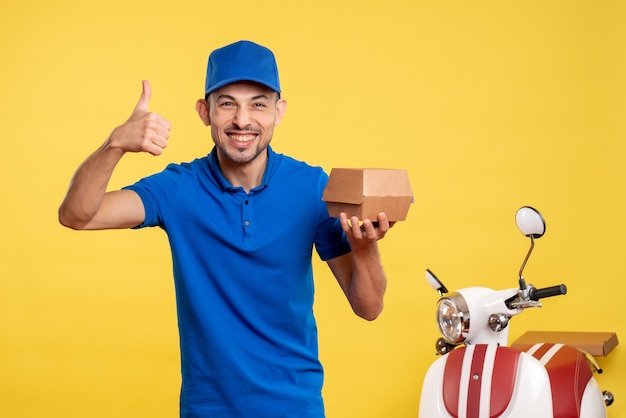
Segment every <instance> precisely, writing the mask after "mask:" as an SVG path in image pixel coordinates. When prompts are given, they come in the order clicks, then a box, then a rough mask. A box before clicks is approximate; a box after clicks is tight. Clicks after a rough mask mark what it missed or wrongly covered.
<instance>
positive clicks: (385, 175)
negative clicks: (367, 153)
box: [322, 168, 413, 222]
mask: <svg viewBox="0 0 626 418" xmlns="http://www.w3.org/2000/svg"><path fill="white" fill-rule="evenodd" d="M322 200H324V201H325V202H326V206H327V207H328V213H329V214H330V216H333V217H335V218H337V217H339V214H340V213H341V212H345V213H346V215H348V217H351V216H357V217H358V218H359V219H360V220H363V219H370V220H371V221H374V222H375V221H376V219H377V217H378V213H379V212H385V213H386V214H387V218H388V219H389V220H390V221H403V220H405V219H406V216H407V213H408V212H409V207H410V205H411V203H412V202H413V192H412V191H411V184H410V182H409V175H408V173H407V172H406V170H396V169H388V168H333V169H332V170H331V172H330V177H329V179H328V184H327V185H326V189H325V190H324V194H323V196H322Z"/></svg>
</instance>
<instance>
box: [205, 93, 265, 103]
mask: <svg viewBox="0 0 626 418" xmlns="http://www.w3.org/2000/svg"><path fill="white" fill-rule="evenodd" d="M215 99H216V100H220V99H228V100H232V101H235V102H236V101H237V99H235V98H234V97H233V96H231V95H230V94H220V95H219V96H217V97H216V98H215ZM259 99H265V100H269V99H270V98H269V97H268V96H267V95H266V94H259V95H257V96H253V97H251V98H250V100H259Z"/></svg>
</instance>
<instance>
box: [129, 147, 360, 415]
mask: <svg viewBox="0 0 626 418" xmlns="http://www.w3.org/2000/svg"><path fill="white" fill-rule="evenodd" d="M327 180H328V176H327V175H326V173H324V171H323V170H322V169H321V168H320V167H311V166H309V165H307V164H305V163H303V162H300V161H296V160H294V159H292V158H290V157H287V156H284V155H281V154H276V153H274V151H273V150H272V149H271V148H268V163H267V167H266V170H265V174H264V176H263V181H262V184H261V185H260V186H259V187H257V188H255V189H253V190H250V192H249V193H246V192H245V191H244V189H243V188H241V187H233V186H232V185H231V184H230V183H229V182H228V181H227V180H226V179H225V178H224V176H222V174H221V172H220V170H219V166H218V162H217V154H216V151H215V149H214V150H213V151H212V152H211V154H209V155H208V156H207V157H204V158H200V159H197V160H194V161H192V162H190V163H184V164H172V165H169V166H168V167H167V168H166V169H165V170H164V171H163V172H161V173H158V174H155V175H153V176H150V177H147V178H145V179H142V180H140V181H139V182H137V183H136V184H134V185H132V186H129V187H128V189H131V190H134V191H135V192H137V193H138V194H139V196H140V197H141V199H142V201H143V204H144V207H145V212H146V219H145V222H144V223H143V224H142V225H140V227H146V226H159V227H161V228H163V229H164V230H165V231H166V232H167V235H168V239H169V242H170V247H171V251H172V259H173V268H174V280H175V286H176V302H177V311H178V326H179V333H180V344H181V362H182V364H181V367H182V376H183V384H182V389H181V406H180V407H181V416H184V417H219V418H225V417H254V418H265V417H266V418H280V417H285V418H298V417H315V418H320V417H323V416H324V406H323V402H322V397H321V389H322V382H323V370H322V366H321V364H320V362H319V360H318V346H317V328H316V324H315V319H314V317H313V294H314V286H313V274H312V264H311V256H312V250H313V247H314V246H315V248H316V250H317V252H318V254H319V256H320V257H321V258H322V259H323V260H328V259H331V258H334V257H337V256H340V255H343V254H345V253H347V252H349V251H350V245H349V243H348V242H347V240H346V238H345V235H344V234H343V231H342V230H341V227H340V225H339V222H338V220H337V219H334V218H330V217H329V216H328V212H327V210H326V206H325V204H324V202H323V201H322V200H321V196H322V191H323V189H324V187H325V185H326V182H327Z"/></svg>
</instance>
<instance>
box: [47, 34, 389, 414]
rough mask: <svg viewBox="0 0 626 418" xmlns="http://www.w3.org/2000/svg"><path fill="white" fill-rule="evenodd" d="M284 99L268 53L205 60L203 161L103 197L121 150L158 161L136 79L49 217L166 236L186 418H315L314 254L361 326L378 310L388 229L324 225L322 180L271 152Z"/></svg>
mask: <svg viewBox="0 0 626 418" xmlns="http://www.w3.org/2000/svg"><path fill="white" fill-rule="evenodd" d="M280 92H281V91H280V83H279V78H278V70H277V66H276V61H275V58H274V55H273V53H272V52H271V51H270V50H269V49H267V48H265V47H263V46H260V45H258V44H255V43H252V42H248V41H240V42H236V43H234V44H231V45H227V46H225V47H223V48H219V49H217V50H215V51H213V52H212V53H211V55H210V56H209V63H208V68H207V78H206V85H205V98H203V99H200V100H198V102H197V103H196V110H197V112H198V114H199V116H200V119H201V120H202V122H203V123H204V124H205V125H206V126H210V129H211V136H212V138H213V142H214V144H215V146H214V148H213V150H212V151H211V153H210V154H209V155H208V156H206V157H203V158H199V159H196V160H194V161H192V162H189V163H185V164H171V165H169V166H168V167H167V168H166V169H165V170H164V171H163V172H161V173H158V174H155V175H152V176H149V177H147V178H144V179H142V180H140V181H139V182H137V183H135V184H134V185H131V186H129V187H126V188H124V189H122V190H118V191H111V192H107V191H106V189H107V184H108V181H109V178H110V176H111V174H112V172H113V170H114V168H115V166H116V164H117V163H118V162H119V160H120V159H121V158H122V156H123V155H124V154H125V153H126V152H148V153H151V154H153V155H160V154H161V153H162V152H163V149H164V148H165V147H166V146H167V143H168V139H169V131H170V128H171V126H170V123H169V122H168V121H167V120H165V119H164V118H162V117H161V116H159V115H157V114H155V113H151V112H149V111H148V102H149V100H150V96H151V88H150V85H149V84H148V82H146V81H144V82H143V92H142V94H141V97H140V99H139V102H138V103H137V105H136V107H135V109H134V111H133V113H132V115H131V116H130V118H129V119H128V121H126V122H125V123H124V124H122V125H121V126H119V127H117V128H115V129H114V130H113V131H112V132H111V134H110V136H109V138H108V139H107V140H106V141H105V143H104V144H103V145H102V146H101V147H100V148H99V149H98V150H96V151H95V152H94V153H93V154H92V155H91V156H89V157H88V158H87V159H86V160H85V162H84V163H83V164H82V165H81V166H80V167H79V168H78V170H77V172H76V174H75V175H74V177H73V179H72V182H71V184H70V188H69V190H68V192H67V195H66V197H65V199H64V201H63V202H62V204H61V206H60V208H59V220H60V222H61V223H62V224H63V225H65V226H67V227H70V228H74V229H108V228H136V227H147V226H159V227H161V228H163V229H164V230H165V231H166V232H167V234H168V238H169V242H170V246H171V251H172V259H173V269H174V280H175V286H176V301H177V312H178V323H179V333H180V343H181V367H182V376H183V382H182V389H181V397H180V408H181V416H184V417H254V418H263V417H267V418H280V417H285V418H297V417H315V418H320V417H323V416H324V406H323V401H322V397H321V389H322V380H323V370H322V366H321V364H320V362H319V359H318V346H317V328H316V324H315V319H314V317H313V312H312V307H313V293H314V288H313V275H312V262H311V257H312V250H313V247H315V249H316V251H317V252H318V254H319V255H320V257H321V258H322V259H323V260H325V261H327V263H328V265H329V267H330V269H331V271H332V272H333V274H334V276H335V277H336V278H337V280H338V282H339V284H340V286H341V288H342V289H343V291H344V293H345V295H346V297H347V299H348V301H349V303H350V304H351V306H352V309H353V310H354V312H355V313H356V314H357V315H359V316H361V317H363V318H365V319H367V320H373V319H375V318H376V317H377V316H378V315H379V313H380V312H381V310H382V308H383V295H384V292H385V287H386V276H385V273H384V271H383V268H382V265H381V261H380V255H379V252H378V246H377V241H378V240H379V239H381V238H383V237H384V235H385V233H386V232H387V231H388V229H389V227H390V223H389V222H388V220H387V218H386V216H385V214H384V213H380V214H379V215H378V219H375V220H374V221H375V222H377V224H376V226H375V224H373V223H372V221H370V220H369V219H365V220H362V222H360V220H359V219H357V218H356V217H353V218H352V219H350V220H348V219H347V218H346V215H345V214H341V217H340V218H339V219H335V218H331V217H329V216H328V212H327V210H326V207H325V205H324V203H323V202H322V200H321V195H322V191H323V189H324V187H325V185H326V182H327V175H326V174H325V173H324V172H323V170H322V169H321V168H319V167H312V166H309V165H307V164H305V163H304V162H300V161H296V160H294V159H292V158H290V157H287V156H285V155H281V154H278V153H275V152H274V151H273V150H272V148H271V147H270V145H269V144H270V141H271V139H272V134H273V130H274V127H275V126H276V125H278V124H279V123H280V121H281V120H282V118H283V116H284V114H285V110H286V106H287V104H286V101H285V100H284V99H283V98H281V97H280Z"/></svg>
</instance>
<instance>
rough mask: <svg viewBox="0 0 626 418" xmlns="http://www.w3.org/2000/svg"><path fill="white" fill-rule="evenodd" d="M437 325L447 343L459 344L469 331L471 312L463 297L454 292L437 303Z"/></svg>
mask: <svg viewBox="0 0 626 418" xmlns="http://www.w3.org/2000/svg"><path fill="white" fill-rule="evenodd" d="M437 325H439V331H441V334H442V335H443V338H444V339H445V340H446V342H448V343H450V344H459V343H462V342H463V341H465V337H466V335H467V333H468V331H469V325H470V324H469V310H468V309H467V303H466V302H465V299H464V298H463V296H462V295H461V294H459V293H456V292H452V293H450V294H449V295H448V296H446V297H443V298H441V299H439V302H438V303H437Z"/></svg>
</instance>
